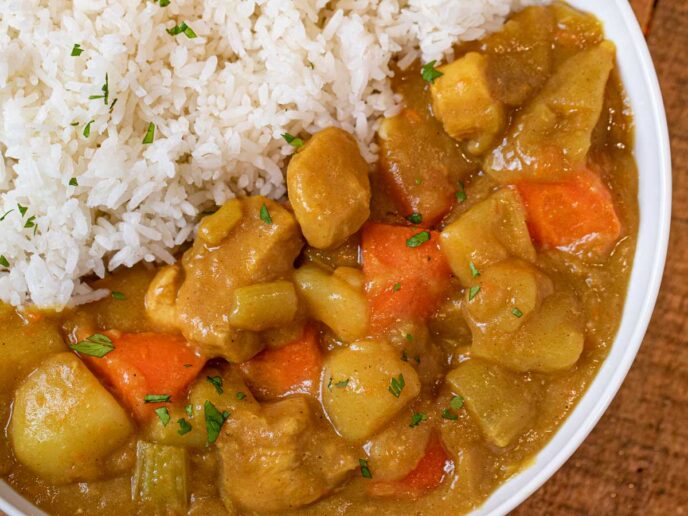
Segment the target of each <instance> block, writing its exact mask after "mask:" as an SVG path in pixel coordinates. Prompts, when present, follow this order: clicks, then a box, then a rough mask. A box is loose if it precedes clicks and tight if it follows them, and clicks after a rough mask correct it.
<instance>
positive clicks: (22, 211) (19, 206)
mask: <svg viewBox="0 0 688 516" xmlns="http://www.w3.org/2000/svg"><path fill="white" fill-rule="evenodd" d="M17 208H19V213H21V216H22V217H23V216H24V215H26V210H28V209H29V208H27V207H26V206H22V205H21V204H19V203H17Z"/></svg>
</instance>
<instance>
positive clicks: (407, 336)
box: [405, 333, 413, 342]
mask: <svg viewBox="0 0 688 516" xmlns="http://www.w3.org/2000/svg"><path fill="white" fill-rule="evenodd" d="M405 337H406V340H408V341H409V342H413V335H411V334H410V333H407V334H406V335H405Z"/></svg>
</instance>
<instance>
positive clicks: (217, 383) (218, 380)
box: [205, 376, 225, 394]
mask: <svg viewBox="0 0 688 516" xmlns="http://www.w3.org/2000/svg"><path fill="white" fill-rule="evenodd" d="M205 379H206V380H208V382H209V383H212V384H213V387H215V390H216V391H217V393H218V394H222V393H223V392H225V390H224V389H223V388H222V377H220V376H206V377H205Z"/></svg>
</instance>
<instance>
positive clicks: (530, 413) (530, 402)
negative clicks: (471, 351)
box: [447, 359, 537, 447]
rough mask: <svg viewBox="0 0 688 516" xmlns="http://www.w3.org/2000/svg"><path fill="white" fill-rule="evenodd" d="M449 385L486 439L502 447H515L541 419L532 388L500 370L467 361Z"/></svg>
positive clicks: (449, 381)
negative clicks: (462, 401) (520, 436)
mask: <svg viewBox="0 0 688 516" xmlns="http://www.w3.org/2000/svg"><path fill="white" fill-rule="evenodd" d="M447 382H448V383H449V385H450V386H451V388H452V390H453V391H454V392H455V393H456V394H459V395H460V396H462V397H463V399H464V401H465V404H466V407H467V409H468V411H469V412H470V414H471V416H473V417H474V418H475V419H476V420H477V421H478V425H479V426H480V429H481V430H482V432H483V435H484V436H485V438H486V439H488V440H489V441H490V442H492V443H493V444H495V445H497V446H499V447H505V446H508V445H509V444H510V443H512V442H513V441H514V439H516V437H518V435H519V434H521V432H523V431H524V430H525V429H526V428H527V427H528V426H529V425H530V424H531V423H532V422H533V421H534V420H535V417H536V415H537V412H536V404H535V401H534V398H533V393H532V392H531V387H530V386H529V384H528V383H526V381H525V380H524V379H523V378H522V377H520V376H518V375H516V374H514V373H511V372H509V371H507V370H505V369H503V368H501V367H499V366H496V365H490V364H488V363H486V362H482V361H480V360H479V359H471V360H467V361H465V362H462V363H461V364H459V366H458V367H456V368H455V369H454V370H452V371H451V372H450V373H449V374H448V375H447Z"/></svg>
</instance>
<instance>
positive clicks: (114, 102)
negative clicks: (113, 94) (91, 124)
mask: <svg viewBox="0 0 688 516" xmlns="http://www.w3.org/2000/svg"><path fill="white" fill-rule="evenodd" d="M118 100H119V99H115V100H113V101H112V104H110V111H109V112H110V113H112V110H113V109H115V104H117V101H118Z"/></svg>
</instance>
